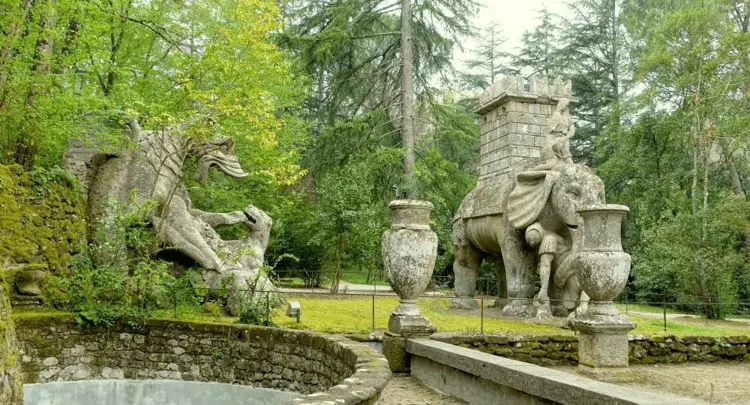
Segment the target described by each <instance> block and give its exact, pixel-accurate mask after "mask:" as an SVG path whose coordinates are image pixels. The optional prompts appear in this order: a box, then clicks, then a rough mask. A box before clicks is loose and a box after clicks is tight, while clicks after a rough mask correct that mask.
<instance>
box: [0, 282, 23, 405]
mask: <svg viewBox="0 0 750 405" xmlns="http://www.w3.org/2000/svg"><path fill="white" fill-rule="evenodd" d="M5 277H6V274H5V273H4V271H3V270H2V269H1V268H0V404H8V405H22V404H23V391H22V389H21V386H22V384H23V381H22V375H21V359H22V356H21V354H20V352H19V346H18V341H17V340H16V329H15V325H14V324H13V320H12V319H11V308H10V300H9V299H8V296H7V294H6V293H7V290H6V288H5V285H4V284H5Z"/></svg>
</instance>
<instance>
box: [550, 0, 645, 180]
mask: <svg viewBox="0 0 750 405" xmlns="http://www.w3.org/2000/svg"><path fill="white" fill-rule="evenodd" d="M621 2H622V1H621V0H576V1H574V2H572V3H570V4H569V10H570V12H571V17H570V18H564V19H562V20H561V29H562V32H563V42H564V44H565V46H564V47H563V48H562V50H561V52H562V53H564V54H565V57H566V60H567V71H568V72H569V74H570V76H571V77H572V80H573V93H574V94H575V95H576V96H577V97H578V99H579V101H578V102H577V103H576V105H575V108H574V111H573V114H574V116H575V118H576V119H577V121H578V126H579V127H580V129H581V130H580V131H579V132H578V133H577V137H576V138H577V139H576V142H575V151H576V154H577V155H578V158H579V159H581V160H583V161H586V162H588V163H589V164H592V165H594V166H596V165H597V164H598V162H599V161H600V160H601V159H603V158H604V156H606V155H607V154H608V153H611V150H609V149H607V145H608V144H609V142H608V136H609V134H610V133H611V132H615V131H618V130H619V125H620V123H621V120H622V117H621V116H622V112H621V108H622V107H621V105H620V103H621V101H622V95H623V94H624V93H625V92H627V90H628V89H629V88H630V83H631V82H632V72H633V69H632V68H631V64H630V60H629V59H628V53H629V38H628V34H627V30H626V29H625V27H624V25H623V23H622V21H621V13H622V5H621V4H620V3H621ZM595 149H598V150H596V152H597V153H595Z"/></svg>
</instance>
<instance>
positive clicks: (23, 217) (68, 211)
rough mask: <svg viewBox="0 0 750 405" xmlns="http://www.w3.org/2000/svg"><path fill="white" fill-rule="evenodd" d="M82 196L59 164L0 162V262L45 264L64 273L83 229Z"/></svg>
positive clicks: (83, 235)
mask: <svg viewBox="0 0 750 405" xmlns="http://www.w3.org/2000/svg"><path fill="white" fill-rule="evenodd" d="M83 214H84V213H83V203H82V196H81V192H80V190H79V188H78V187H77V186H76V183H75V180H72V179H71V176H70V175H69V174H67V173H66V172H64V171H62V170H52V171H46V170H38V171H35V172H33V173H29V172H25V171H23V169H21V168H20V167H19V166H3V165H0V229H2V230H3V232H2V233H0V264H2V263H3V262H10V263H11V264H33V265H37V266H38V265H45V266H46V267H47V268H48V269H50V270H51V271H52V272H53V273H55V274H61V275H65V274H67V268H68V262H69V260H70V257H71V254H72V253H75V252H76V251H77V250H78V248H79V246H80V244H81V242H82V241H83V238H84V237H85V235H86V225H85V220H84V215H83Z"/></svg>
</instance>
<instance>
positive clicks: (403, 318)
mask: <svg viewBox="0 0 750 405" xmlns="http://www.w3.org/2000/svg"><path fill="white" fill-rule="evenodd" d="M388 330H389V331H390V332H392V333H395V334H398V335H402V336H429V335H432V334H433V333H435V330H437V329H436V328H435V325H433V324H432V322H430V320H429V319H427V318H425V317H423V316H421V315H395V314H391V317H390V318H389V319H388Z"/></svg>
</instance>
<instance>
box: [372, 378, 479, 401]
mask: <svg viewBox="0 0 750 405" xmlns="http://www.w3.org/2000/svg"><path fill="white" fill-rule="evenodd" d="M378 404H380V405H466V402H464V401H461V400H460V399H457V398H453V397H451V396H447V395H445V394H442V393H440V392H438V391H436V390H434V389H432V388H430V387H428V386H426V385H424V384H422V383H421V382H420V381H419V380H417V379H416V378H414V377H411V376H409V375H398V374H397V375H394V376H393V378H391V381H390V382H389V383H388V385H387V386H386V387H385V390H384V391H383V395H382V396H381V397H380V402H378Z"/></svg>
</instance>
